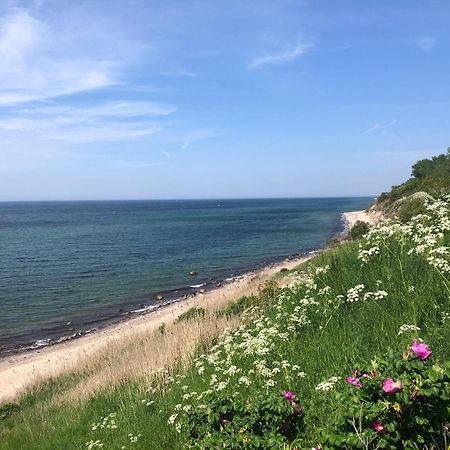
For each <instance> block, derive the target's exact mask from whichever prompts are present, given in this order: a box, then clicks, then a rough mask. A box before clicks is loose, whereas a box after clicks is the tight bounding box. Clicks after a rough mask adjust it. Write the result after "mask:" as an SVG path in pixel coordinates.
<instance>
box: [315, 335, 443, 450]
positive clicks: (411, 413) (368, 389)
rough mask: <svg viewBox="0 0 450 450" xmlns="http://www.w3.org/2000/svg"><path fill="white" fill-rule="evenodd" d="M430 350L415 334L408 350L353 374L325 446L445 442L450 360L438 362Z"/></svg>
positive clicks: (418, 446) (406, 445)
mask: <svg viewBox="0 0 450 450" xmlns="http://www.w3.org/2000/svg"><path fill="white" fill-rule="evenodd" d="M430 355H431V352H430V351H429V349H428V346H427V345H425V344H421V343H418V342H416V341H415V340H414V341H413V344H412V345H411V347H410V349H409V350H407V351H406V352H404V353H403V355H401V354H400V355H395V354H390V355H388V357H387V358H385V359H382V360H379V361H374V362H373V363H372V367H371V368H370V369H368V370H366V371H365V372H363V371H358V370H356V371H355V372H354V374H353V376H349V377H348V378H347V380H346V381H347V382H346V383H345V384H346V386H344V388H343V389H342V390H341V391H340V392H338V393H337V394H336V403H337V404H339V405H340V410H339V412H338V414H337V417H336V421H335V423H334V427H333V428H332V429H331V430H323V431H322V436H323V440H324V445H323V449H324V450H326V449H392V450H395V449H411V450H413V449H417V450H419V449H424V448H426V449H433V448H434V449H436V448H445V447H444V443H445V442H446V438H447V436H446V434H447V433H448V429H447V428H446V426H448V424H447V423H446V422H447V421H448V419H449V415H448V412H449V408H450V364H448V363H447V364H446V365H444V366H440V365H438V364H435V363H433V360H432V357H431V356H430Z"/></svg>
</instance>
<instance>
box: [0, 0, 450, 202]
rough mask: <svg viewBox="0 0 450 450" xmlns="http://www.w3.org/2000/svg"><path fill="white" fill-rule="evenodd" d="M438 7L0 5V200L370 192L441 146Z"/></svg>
mask: <svg viewBox="0 0 450 450" xmlns="http://www.w3.org/2000/svg"><path fill="white" fill-rule="evenodd" d="M449 23H450V3H448V1H424V0H420V1H419V0H417V1H416V0H399V1H395V2H392V1H387V0H379V1H369V0H366V1H363V0H358V1H348V0H342V1H339V2H337V1H336V2H334V1H333V2H331V1H314V0H310V1H307V0H306V1H302V0H299V1H295V0H277V1H275V0H274V1H264V0H255V1H250V0H248V1H245V0H240V1H234V0H226V1H221V0H214V1H201V0H195V1H189V0H187V1H170V0H165V1H162V0H161V1H152V0H114V1H110V0H78V1H71V0H70V1H69V0H67V1H65V0H34V1H32V0H27V1H25V0H24V1H12V0H2V2H1V4H0V200H56V199H62V200H64V199H69V200H70V199H147V198H149V199H151V198H223V197H225V198H230V197H296V196H299V197H303V196H341V195H342V196H344V195H345V196H346V195H355V196H357V195H377V194H378V193H380V192H381V191H383V190H387V189H388V188H389V187H390V186H391V185H393V184H397V183H399V182H402V181H403V180H404V179H405V178H406V177H408V176H409V174H410V166H411V164H412V163H413V162H414V161H416V160H417V159H420V158H424V157H429V156H431V155H434V154H438V153H442V152H444V151H445V150H446V149H447V147H448V146H450V136H449V130H450V123H449V122H450V121H449V117H450V116H449V106H450V82H449V73H450V27H449Z"/></svg>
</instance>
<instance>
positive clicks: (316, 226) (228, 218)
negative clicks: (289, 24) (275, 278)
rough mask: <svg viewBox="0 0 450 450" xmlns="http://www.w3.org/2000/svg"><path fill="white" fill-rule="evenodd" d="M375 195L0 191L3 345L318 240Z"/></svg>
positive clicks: (32, 340)
mask: <svg viewBox="0 0 450 450" xmlns="http://www.w3.org/2000/svg"><path fill="white" fill-rule="evenodd" d="M372 201H373V198H372V197H370V198H367V197H354V198H298V199H293V198H292V199H256V200H255V199H239V200H151V201H73V202H2V203H0V355H8V354H11V353H14V352H17V351H22V350H26V349H30V348H38V347H41V346H46V345H51V344H53V343H57V342H62V341H65V340H67V339H73V338H76V337H78V336H81V335H83V334H86V333H90V332H92V331H94V330H96V329H98V328H100V327H103V326H105V325H107V324H110V323H115V322H118V321H122V320H127V319H129V318H130V317H133V316H135V315H137V314H141V313H144V312H149V311H152V310H153V309H156V308H159V307H161V306H162V305H165V304H168V303H171V302H173V301H180V299H182V298H185V297H186V296H188V295H192V294H195V293H196V292H197V291H198V290H199V289H211V288H214V287H215V286H217V285H218V284H220V283H227V282H231V281H232V280H233V279H235V278H236V277H239V276H240V275H242V274H243V273H245V272H248V271H251V270H255V269H257V268H259V267H262V266H265V265H268V264H271V263H276V262H280V261H282V260H284V259H286V258H289V257H296V256H299V255H302V254H305V253H308V252H311V251H314V250H316V249H319V248H321V247H322V246H324V245H325V243H326V241H327V240H328V239H329V238H330V237H332V236H334V235H336V234H337V233H339V232H341V231H342V229H343V226H344V224H343V219H342V212H344V211H354V210H360V209H364V208H366V207H367V206H368V205H369V204H370V203H371V202H372Z"/></svg>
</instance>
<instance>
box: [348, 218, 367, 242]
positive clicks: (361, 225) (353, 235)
mask: <svg viewBox="0 0 450 450" xmlns="http://www.w3.org/2000/svg"><path fill="white" fill-rule="evenodd" d="M368 232H369V224H368V223H367V222H363V221H362V220H357V221H356V223H355V225H353V226H352V228H351V230H350V232H349V233H348V235H349V237H350V239H353V240H355V239H359V238H361V237H363V236H364V235H365V234H367V233H368Z"/></svg>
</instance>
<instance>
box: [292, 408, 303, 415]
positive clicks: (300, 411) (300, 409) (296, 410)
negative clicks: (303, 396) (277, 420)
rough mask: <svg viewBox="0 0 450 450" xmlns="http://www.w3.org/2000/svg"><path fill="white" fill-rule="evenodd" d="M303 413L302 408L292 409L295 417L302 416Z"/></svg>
mask: <svg viewBox="0 0 450 450" xmlns="http://www.w3.org/2000/svg"><path fill="white" fill-rule="evenodd" d="M304 412H305V410H304V409H303V408H298V409H294V414H296V415H298V416H299V415H300V414H303V413H304Z"/></svg>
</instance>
